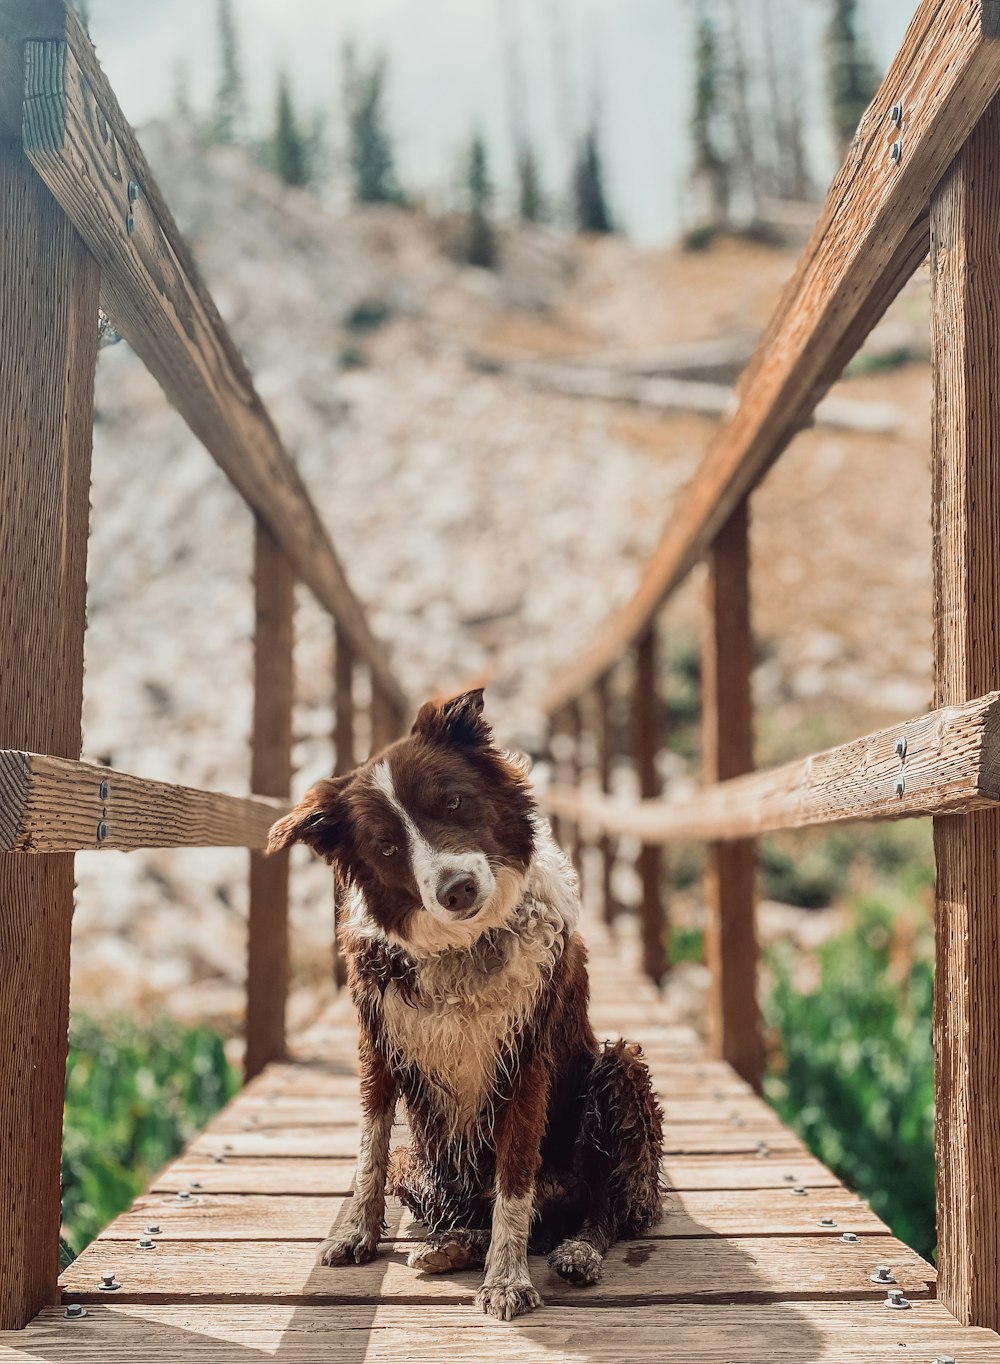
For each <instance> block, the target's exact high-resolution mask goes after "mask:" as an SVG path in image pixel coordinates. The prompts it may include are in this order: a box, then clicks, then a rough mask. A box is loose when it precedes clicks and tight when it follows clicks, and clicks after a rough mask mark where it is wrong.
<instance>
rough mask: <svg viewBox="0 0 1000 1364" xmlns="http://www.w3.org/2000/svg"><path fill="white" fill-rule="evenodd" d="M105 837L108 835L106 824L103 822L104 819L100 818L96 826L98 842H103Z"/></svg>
mask: <svg viewBox="0 0 1000 1364" xmlns="http://www.w3.org/2000/svg"><path fill="white" fill-rule="evenodd" d="M107 837H108V826H107V825H106V824H105V822H104V820H103V819H102V820H101V822H100V824H98V826H97V841H98V843H104V842H105V841H106V840H107Z"/></svg>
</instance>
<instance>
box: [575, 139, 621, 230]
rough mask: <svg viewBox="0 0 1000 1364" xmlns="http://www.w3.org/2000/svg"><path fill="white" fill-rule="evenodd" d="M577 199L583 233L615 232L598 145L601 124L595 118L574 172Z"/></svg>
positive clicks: (581, 144)
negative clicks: (598, 130) (598, 128)
mask: <svg viewBox="0 0 1000 1364" xmlns="http://www.w3.org/2000/svg"><path fill="white" fill-rule="evenodd" d="M573 197H574V204H575V208H576V226H577V230H578V231H579V232H612V231H613V230H614V229H613V227H612V224H611V213H610V210H609V209H608V201H607V196H606V195H605V192H604V171H603V168H602V166H601V152H600V147H599V145H598V141H597V120H596V119H595V118H592V119H591V121H590V126H589V127H588V128H587V131H586V133H585V134H584V136H583V140H582V141H581V143H580V145H579V149H578V151H577V156H576V165H575V167H574V170H573Z"/></svg>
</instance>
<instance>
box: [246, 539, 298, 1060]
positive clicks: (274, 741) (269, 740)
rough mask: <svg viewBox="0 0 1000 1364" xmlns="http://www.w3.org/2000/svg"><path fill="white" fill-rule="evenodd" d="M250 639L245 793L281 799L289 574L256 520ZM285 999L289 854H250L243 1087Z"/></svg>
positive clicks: (281, 1029) (274, 1044)
mask: <svg viewBox="0 0 1000 1364" xmlns="http://www.w3.org/2000/svg"><path fill="white" fill-rule="evenodd" d="M254 594H255V603H256V631H255V634H254V697H253V740H252V770H251V778H250V781H251V785H252V786H253V789H254V792H255V793H256V794H258V795H262V796H287V795H288V793H289V789H290V787H291V781H292V700H293V692H294V678H293V659H292V652H293V643H294V622H293V612H294V606H295V574H294V571H293V569H292V565H291V561H290V560H289V559H288V556H287V555H286V554H285V552H284V551H283V550H282V549H281V547H280V546H279V544H278V542H277V540H276V539H275V537H274V535H273V534H272V532H271V531H270V530H269V529H268V528H267V526H266V525H265V524H264V522H263V521H262V520H261V519H260V518H259V517H258V518H257V519H256V539H255V556H254ZM287 996H288V852H287V850H286V851H284V852H279V853H274V854H273V855H272V856H270V857H265V856H263V855H262V854H261V853H251V854H250V928H249V935H248V947H247V1020H246V1057H245V1059H244V1071H245V1073H246V1078H247V1079H248V1080H249V1079H251V1078H252V1077H253V1076H254V1075H257V1074H258V1073H259V1072H260V1071H261V1070H263V1068H264V1067H265V1066H266V1065H267V1064H268V1062H269V1061H274V1060H277V1059H278V1058H279V1057H281V1056H283V1055H284V1054H285V1004H286V1000H287Z"/></svg>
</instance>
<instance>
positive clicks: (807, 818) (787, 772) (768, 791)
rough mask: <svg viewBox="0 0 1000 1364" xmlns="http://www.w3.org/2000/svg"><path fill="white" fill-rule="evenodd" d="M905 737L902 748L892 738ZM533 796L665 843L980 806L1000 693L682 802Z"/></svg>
mask: <svg viewBox="0 0 1000 1364" xmlns="http://www.w3.org/2000/svg"><path fill="white" fill-rule="evenodd" d="M904 741H905V744H906V749H905V756H903V757H900V754H899V752H898V751H897V746H898V745H900V744H902V743H903V742H904ZM539 800H540V802H541V803H542V805H543V806H544V807H545V808H546V809H550V810H555V811H556V812H557V813H558V814H559V815H560V816H561V817H562V818H563V819H568V820H572V819H580V820H583V821H585V822H586V823H587V824H589V825H590V826H591V827H592V828H597V829H603V830H606V831H607V832H608V833H611V834H632V835H634V836H635V837H637V838H642V839H645V840H647V841H649V842H662V843H674V842H685V841H698V840H701V839H738V838H753V837H756V836H757V835H758V834H761V833H768V832H773V831H774V830H776V829H801V828H805V827H807V826H809V825H815V824H834V823H837V822H838V821H844V820H856V819H900V818H904V817H906V816H912V815H933V814H944V813H948V814H951V813H955V814H958V813H965V812H967V811H970V810H983V809H986V808H988V807H990V806H995V805H996V804H997V803H998V802H1000V694H998V693H997V692H995V691H994V692H990V693H988V694H987V695H985V696H980V697H979V698H978V699H977V700H975V701H966V702H965V703H963V704H957V703H956V704H954V705H949V706H943V707H942V708H941V709H939V710H934V711H931V712H930V713H929V714H928V715H922V716H919V717H918V718H916V719H913V720H907V721H905V722H903V723H901V724H898V725H893V726H891V727H890V728H889V729H883V730H879V731H878V732H877V733H875V734H869V735H867V736H866V737H865V738H863V739H853V740H852V741H851V742H850V743H847V744H841V745H840V746H839V747H838V748H830V749H827V750H826V751H825V752H823V753H813V754H811V755H810V756H809V757H808V758H803V759H802V760H800V761H798V762H792V763H787V764H786V765H785V766H784V767H777V768H772V769H770V770H768V771H761V772H753V773H751V774H749V775H747V776H745V777H736V778H734V779H733V780H731V781H726V782H720V783H719V784H718V785H717V786H712V787H709V788H708V789H707V790H705V791H701V792H699V793H698V794H697V795H694V796H691V797H690V798H689V799H687V800H685V801H684V802H683V804H679V803H678V804H673V803H672V802H670V801H643V802H641V803H636V804H631V805H626V804H622V803H621V802H619V801H615V800H611V799H609V798H607V797H604V796H601V795H599V794H597V793H581V792H577V791H574V790H572V789H571V788H562V787H550V788H548V789H547V790H545V791H541V792H539Z"/></svg>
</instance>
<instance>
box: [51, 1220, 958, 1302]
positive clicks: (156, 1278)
mask: <svg viewBox="0 0 1000 1364" xmlns="http://www.w3.org/2000/svg"><path fill="white" fill-rule="evenodd" d="M317 1244H318V1243H317V1242H316V1241H315V1240H313V1241H285V1242H283V1243H282V1245H281V1249H280V1253H277V1254H276V1253H275V1247H274V1246H273V1244H271V1243H269V1242H254V1241H246V1242H244V1241H239V1242H236V1241H231V1242H228V1243H226V1242H217V1241H161V1242H160V1244H159V1245H158V1246H157V1249H156V1250H155V1251H144V1250H141V1249H140V1248H139V1247H138V1246H136V1245H133V1244H132V1243H131V1242H126V1241H116V1242H115V1243H114V1256H113V1259H112V1260H111V1261H110V1262H109V1254H108V1248H107V1247H106V1246H104V1245H103V1244H102V1243H101V1242H100V1241H98V1242H95V1243H94V1244H93V1245H91V1246H89V1247H88V1248H87V1249H86V1250H85V1251H84V1252H83V1253H82V1255H80V1257H79V1258H78V1259H77V1260H75V1261H74V1262H73V1264H72V1265H70V1266H69V1268H68V1269H67V1270H66V1271H65V1272H64V1274H63V1275H62V1278H61V1283H62V1286H63V1294H64V1297H72V1298H74V1299H76V1300H78V1301H81V1302H99V1301H101V1299H102V1298H103V1297H105V1296H106V1295H104V1294H101V1293H100V1290H99V1287H98V1284H99V1280H100V1274H101V1273H102V1272H104V1271H106V1270H108V1269H114V1271H115V1274H116V1276H117V1278H118V1280H119V1282H120V1283H121V1285H122V1287H121V1290H120V1291H119V1292H118V1293H117V1294H116V1295H115V1301H116V1302H171V1301H174V1300H175V1299H177V1298H185V1299H187V1300H188V1301H189V1302H190V1301H202V1302H213V1301H215V1302H225V1301H229V1302H255V1301H257V1302H261V1301H263V1302H281V1301H282V1300H283V1299H288V1298H294V1299H295V1300H296V1301H297V1302H301V1303H321V1302H328V1303H341V1302H345V1303H346V1302H370V1303H373V1304H374V1303H378V1302H383V1301H390V1300H392V1299H393V1298H395V1299H399V1300H402V1301H410V1302H421V1303H422V1302H432V1303H448V1302H451V1303H459V1302H461V1303H469V1304H471V1303H472V1299H473V1297H474V1295H475V1291H476V1288H477V1287H478V1285H479V1283H480V1281H481V1277H482V1276H481V1274H479V1273H477V1272H476V1271H466V1272H464V1273H460V1274H439V1275H426V1274H420V1273H418V1272H417V1271H416V1270H413V1269H410V1268H409V1267H408V1266H407V1264H406V1259H405V1254H406V1250H407V1247H406V1245H405V1243H403V1244H401V1245H400V1246H399V1247H398V1248H397V1247H396V1246H392V1247H391V1248H387V1251H386V1252H384V1253H383V1254H381V1255H380V1256H379V1257H378V1258H377V1259H376V1260H374V1261H373V1262H372V1263H371V1264H369V1265H354V1266H351V1267H350V1268H349V1269H346V1270H343V1269H342V1270H331V1269H327V1268H325V1267H323V1266H321V1265H317V1263H316V1252H317ZM857 1250H858V1247H857V1246H844V1245H842V1244H841V1243H840V1242H838V1241H836V1240H832V1239H831V1238H830V1237H828V1236H777V1237H767V1236H764V1237H744V1238H740V1239H739V1240H734V1241H727V1240H724V1239H722V1238H720V1237H715V1238H692V1239H687V1240H685V1239H678V1240H673V1241H658V1240H649V1239H643V1240H639V1241H634V1242H631V1243H629V1242H622V1243H621V1244H619V1245H617V1246H615V1247H614V1249H613V1250H611V1251H609V1253H608V1255H607V1257H606V1259H605V1273H604V1277H603V1278H602V1279H601V1281H600V1282H599V1283H597V1284H595V1285H594V1286H593V1288H591V1289H589V1290H588V1291H587V1292H586V1295H583V1294H582V1293H581V1291H580V1290H579V1289H574V1288H572V1287H571V1286H570V1285H568V1284H566V1283H565V1282H564V1281H563V1280H561V1279H559V1278H558V1276H556V1275H555V1274H553V1273H552V1272H551V1271H550V1270H549V1269H548V1266H547V1264H546V1262H545V1260H544V1259H541V1258H535V1259H533V1261H532V1264H531V1271H532V1277H533V1279H534V1281H535V1284H536V1286H537V1288H538V1290H539V1292H540V1293H541V1294H542V1296H543V1297H544V1298H545V1300H546V1301H547V1302H549V1303H552V1304H564V1305H569V1304H581V1303H582V1302H583V1301H587V1302H588V1303H590V1304H596V1303H611V1304H614V1303H629V1302H633V1303H636V1302H643V1303H660V1302H697V1301H698V1300H699V1299H705V1298H707V1299H718V1300H720V1301H729V1302H732V1301H742V1302H755V1301H756V1302H766V1301H768V1300H771V1301H773V1300H779V1301H780V1300H782V1299H789V1298H792V1299H794V1298H799V1299H802V1300H808V1299H811V1298H816V1297H822V1298H829V1297H832V1296H834V1295H840V1296H844V1295H850V1296H851V1297H857V1298H862V1299H865V1298H867V1299H870V1300H872V1301H874V1302H878V1303H880V1302H881V1301H882V1300H883V1299H884V1297H885V1289H884V1288H881V1287H880V1286H879V1285H877V1284H873V1283H872V1282H871V1281H870V1279H869V1275H870V1274H871V1272H872V1270H873V1268H874V1266H875V1265H876V1264H880V1263H885V1264H890V1265H891V1266H892V1271H893V1274H894V1276H895V1278H896V1280H897V1282H898V1285H899V1287H900V1288H902V1289H903V1291H904V1292H905V1293H906V1295H907V1297H925V1296H927V1295H928V1293H929V1291H930V1287H931V1285H932V1284H933V1282H934V1271H933V1269H932V1268H931V1266H930V1265H928V1264H927V1263H926V1262H925V1261H923V1260H921V1259H920V1257H919V1256H918V1255H915V1254H914V1252H913V1251H912V1250H910V1249H909V1247H907V1246H904V1245H903V1244H902V1243H901V1242H900V1241H896V1240H894V1239H893V1238H892V1237H891V1236H866V1237H865V1238H864V1242H863V1243H862V1246H861V1254H860V1255H859V1254H856V1253H855V1252H856V1251H857Z"/></svg>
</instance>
